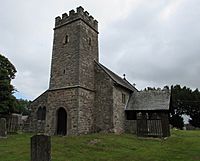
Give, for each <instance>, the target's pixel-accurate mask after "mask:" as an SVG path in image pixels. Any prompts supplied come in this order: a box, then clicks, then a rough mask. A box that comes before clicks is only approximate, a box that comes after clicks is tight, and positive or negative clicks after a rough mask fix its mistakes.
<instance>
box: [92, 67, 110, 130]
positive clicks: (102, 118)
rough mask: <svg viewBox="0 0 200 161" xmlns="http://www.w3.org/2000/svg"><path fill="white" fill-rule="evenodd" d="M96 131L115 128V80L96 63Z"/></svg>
mask: <svg viewBox="0 0 200 161" xmlns="http://www.w3.org/2000/svg"><path fill="white" fill-rule="evenodd" d="M95 91H96V94H95V113H94V129H95V131H97V132H98V131H110V130H112V129H113V117H112V116H113V81H112V80H111V78H110V77H109V76H108V75H107V74H106V73H105V72H104V71H103V70H102V69H101V68H100V67H99V66H98V65H97V64H96V66H95Z"/></svg>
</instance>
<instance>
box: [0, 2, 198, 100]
mask: <svg viewBox="0 0 200 161" xmlns="http://www.w3.org/2000/svg"><path fill="white" fill-rule="evenodd" d="M0 2H1V3H0V4H1V5H0V20H1V21H0V53H1V54H3V55H5V56H6V57H8V58H9V60H10V61H11V62H12V63H13V64H14V65H15V67H16V68H17V75H16V79H15V80H14V81H13V84H14V86H15V87H16V89H17V90H18V92H17V93H16V95H17V97H23V98H27V99H31V100H32V99H34V98H36V97H37V96H38V95H39V94H41V93H42V92H44V91H45V90H46V89H48V85H49V75H50V74H49V73H50V63H51V54H52V42H53V27H54V20H55V17H56V16H61V15H62V13H64V12H68V11H69V10H71V9H76V7H78V6H83V7H84V9H85V10H87V11H88V12H89V13H90V14H91V15H93V17H94V18H95V19H97V20H98V22H99V32H100V33H99V44H100V49H99V51H100V52H99V54H100V62H101V63H102V64H104V65H105V66H107V67H108V68H110V69H111V70H113V71H114V72H115V73H117V74H119V75H120V76H122V75H123V74H124V73H125V74H126V78H127V79H128V80H129V81H130V82H131V83H135V84H136V87H137V88H138V89H139V90H140V89H144V88H145V87H148V86H150V87H154V86H155V87H163V86H164V85H171V84H181V85H186V86H188V87H191V88H200V62H199V60H200V0H112V1H108V0H101V1H94V0H82V1H79V0H54V1H51V0H0Z"/></svg>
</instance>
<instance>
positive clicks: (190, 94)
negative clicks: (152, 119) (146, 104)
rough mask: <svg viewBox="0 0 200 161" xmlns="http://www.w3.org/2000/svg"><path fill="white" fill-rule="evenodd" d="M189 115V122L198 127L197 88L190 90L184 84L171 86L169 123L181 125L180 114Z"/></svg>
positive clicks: (198, 97) (199, 125)
mask: <svg viewBox="0 0 200 161" xmlns="http://www.w3.org/2000/svg"><path fill="white" fill-rule="evenodd" d="M183 114H185V115H189V116H190V118H191V119H190V121H189V122H190V124H191V125H193V126H195V127H200V92H199V90H198V89H196V90H194V91H192V90H191V89H190V88H187V87H186V86H184V87H182V88H181V86H180V85H176V86H172V87H171V100H170V115H171V117H170V123H171V124H172V125H173V126H174V127H177V128H182V127H180V126H181V125H183V120H182V119H180V117H182V115H183Z"/></svg>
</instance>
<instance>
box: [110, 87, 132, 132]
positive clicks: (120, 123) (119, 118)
mask: <svg viewBox="0 0 200 161" xmlns="http://www.w3.org/2000/svg"><path fill="white" fill-rule="evenodd" d="M122 94H124V95H125V102H124V103H123V101H122ZM129 95H130V91H129V90H126V89H125V88H122V87H120V86H116V85H115V86H113V126H114V127H113V131H114V132H115V133H123V132H124V129H125V107H126V104H127V102H128V99H129Z"/></svg>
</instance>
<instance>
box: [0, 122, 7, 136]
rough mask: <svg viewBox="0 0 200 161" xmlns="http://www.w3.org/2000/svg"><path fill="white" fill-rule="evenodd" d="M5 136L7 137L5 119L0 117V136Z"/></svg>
mask: <svg viewBox="0 0 200 161" xmlns="http://www.w3.org/2000/svg"><path fill="white" fill-rule="evenodd" d="M6 137H7V129H6V119H5V118H1V119H0V138H6Z"/></svg>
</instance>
